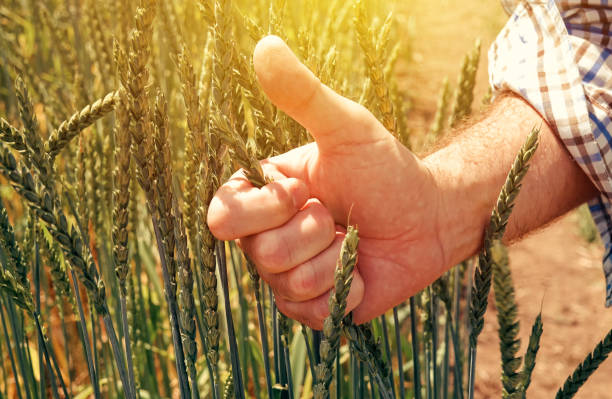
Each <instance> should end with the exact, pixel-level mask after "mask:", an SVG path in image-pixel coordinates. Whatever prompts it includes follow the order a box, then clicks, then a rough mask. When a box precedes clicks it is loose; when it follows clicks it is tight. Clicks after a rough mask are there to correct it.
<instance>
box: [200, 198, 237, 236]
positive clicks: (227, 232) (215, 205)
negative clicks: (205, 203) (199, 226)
mask: <svg viewBox="0 0 612 399" xmlns="http://www.w3.org/2000/svg"><path fill="white" fill-rule="evenodd" d="M230 221H231V220H230V212H228V210H227V209H226V207H225V206H224V205H223V201H222V200H221V198H219V196H215V197H213V199H212V201H211V202H210V205H209V207H208V213H207V215H206V222H207V223H208V228H209V229H210V232H211V233H212V234H213V235H214V236H215V237H217V238H219V239H221V240H231V239H233V238H236V237H231V235H232V230H231V228H230Z"/></svg>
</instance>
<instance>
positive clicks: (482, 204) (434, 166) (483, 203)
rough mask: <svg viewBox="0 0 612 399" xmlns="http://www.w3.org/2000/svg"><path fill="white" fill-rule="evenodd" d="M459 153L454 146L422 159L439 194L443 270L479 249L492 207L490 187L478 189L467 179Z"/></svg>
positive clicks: (437, 216)
mask: <svg viewBox="0 0 612 399" xmlns="http://www.w3.org/2000/svg"><path fill="white" fill-rule="evenodd" d="M457 150H458V149H457V148H454V146H453V145H451V146H449V147H445V148H443V149H441V150H439V151H437V152H435V153H433V154H431V155H429V156H427V157H426V158H425V159H423V162H424V165H425V167H426V168H427V169H429V172H430V174H431V176H432V179H433V181H434V184H435V186H436V191H437V197H438V199H437V204H438V206H437V209H436V215H435V220H436V229H437V232H438V240H439V241H440V247H441V249H442V253H443V259H444V265H443V267H444V270H446V269H449V268H451V267H452V266H454V265H456V264H458V263H459V262H461V261H463V260H465V259H467V258H468V257H470V256H472V255H474V254H475V253H476V252H477V251H478V250H479V249H480V246H481V244H482V239H483V235H484V229H485V226H486V223H487V220H488V215H489V214H490V212H491V207H492V204H493V202H492V200H490V199H489V197H491V195H487V194H486V190H487V189H489V188H488V187H486V186H481V187H476V186H475V185H474V182H473V181H470V179H468V178H466V177H467V176H465V175H464V172H463V171H465V170H466V165H465V161H464V160H463V159H462V158H461V157H460V152H458V151H457Z"/></svg>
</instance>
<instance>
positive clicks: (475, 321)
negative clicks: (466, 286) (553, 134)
mask: <svg viewBox="0 0 612 399" xmlns="http://www.w3.org/2000/svg"><path fill="white" fill-rule="evenodd" d="M539 134H540V130H539V129H536V128H534V129H532V130H531V133H530V134H529V136H528V137H527V140H526V142H525V144H523V146H522V147H521V149H520V151H519V153H518V155H517V157H516V158H515V159H514V163H513V164H512V168H511V169H510V173H509V174H508V177H507V178H506V182H505V183H504V186H503V187H502V191H501V193H500V194H499V197H498V199H497V204H496V205H495V208H494V209H493V212H492V214H491V219H490V220H489V225H488V226H487V229H486V231H485V239H484V245H483V250H482V251H481V252H480V255H479V257H478V267H477V269H476V273H475V275H474V283H475V284H474V288H473V289H472V303H471V304H470V323H471V326H472V331H471V333H470V344H471V345H473V346H476V340H477V338H478V335H479V334H480V332H481V331H482V327H483V326H484V313H485V311H486V308H487V303H488V299H487V298H488V295H489V291H490V289H491V272H492V265H493V261H492V254H491V247H492V245H493V243H494V241H495V240H501V239H502V237H503V235H504V232H505V231H506V225H507V224H508V219H509V218H510V214H511V213H512V209H513V208H514V201H515V200H516V197H517V195H518V193H519V191H520V189H521V182H522V180H523V178H524V177H525V175H526V174H527V171H528V170H529V161H530V160H531V158H532V157H533V154H534V153H535V150H536V149H537V148H538V144H539Z"/></svg>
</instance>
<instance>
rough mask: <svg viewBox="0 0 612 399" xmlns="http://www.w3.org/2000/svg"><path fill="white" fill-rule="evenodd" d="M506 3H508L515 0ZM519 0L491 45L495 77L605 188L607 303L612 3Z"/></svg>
mask: <svg viewBox="0 0 612 399" xmlns="http://www.w3.org/2000/svg"><path fill="white" fill-rule="evenodd" d="M503 3H504V7H506V9H508V5H509V3H511V0H503ZM515 3H518V5H517V6H516V8H514V12H513V14H512V16H511V17H510V20H509V21H508V23H507V24H506V26H505V27H504V29H503V30H502V31H501V32H500V34H499V36H498V37H497V39H496V40H495V42H494V43H493V45H492V46H491V48H490V50H489V79H490V83H491V85H492V87H493V88H494V90H496V91H502V90H510V91H513V92H515V93H518V94H519V95H521V96H522V97H523V98H525V99H526V100H527V101H528V102H529V103H530V104H531V105H532V106H534V107H535V108H536V109H537V110H538V111H539V112H540V114H541V115H542V116H543V117H544V118H545V119H546V120H547V122H548V123H549V124H550V126H551V127H552V128H553V130H555V131H556V132H557V134H558V135H559V137H560V138H561V140H562V141H563V143H564V144H565V146H566V147H567V149H568V150H569V152H570V154H571V155H572V156H573V157H574V159H575V160H576V162H577V163H578V165H580V167H581V168H582V170H584V172H585V173H586V174H587V175H588V176H589V178H590V179H591V180H592V181H593V183H594V184H595V185H596V187H597V188H598V189H599V191H600V193H601V195H600V196H599V198H597V199H594V200H592V201H590V202H589V206H590V210H591V214H592V215H593V218H594V220H595V223H596V225H597V228H598V230H599V232H600V234H601V237H602V239H603V242H604V245H605V253H604V259H603V270H604V274H605V278H606V306H612V258H611V252H612V203H611V199H612V150H611V146H612V112H611V107H612V57H610V54H611V53H612V43H611V37H610V24H611V23H612V5H608V0H557V1H555V0H548V1H546V0H544V1H542V0H540V1H534V0H531V1H525V0H523V1H520V2H515Z"/></svg>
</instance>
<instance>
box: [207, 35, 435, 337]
mask: <svg viewBox="0 0 612 399" xmlns="http://www.w3.org/2000/svg"><path fill="white" fill-rule="evenodd" d="M253 59H254V66H255V71H256V73H257V77H258V79H259V82H260V84H261V86H262V88H263V90H264V91H265V93H266V95H267V96H268V97H269V99H270V100H271V101H272V102H273V103H274V104H275V105H276V106H278V108H280V109H281V110H283V111H284V112H286V113H287V114H288V115H289V116H291V117H292V118H294V119H295V120H296V121H297V122H299V123H300V124H301V125H302V126H304V127H305V128H306V129H307V130H308V131H309V132H310V133H311V134H312V136H313V137H314V139H315V142H314V143H311V144H308V145H305V146H302V147H299V148H296V149H294V150H292V151H289V152H287V153H285V154H282V155H280V156H277V157H273V158H270V159H267V160H264V161H262V167H263V169H264V172H265V173H266V175H268V176H270V177H271V178H272V179H273V180H274V181H273V182H272V183H269V184H267V185H266V186H264V187H262V188H261V189H258V188H255V187H253V186H252V185H251V184H250V183H249V182H248V181H247V180H246V179H245V178H244V177H242V176H241V175H240V174H238V173H237V174H236V175H234V176H233V177H232V178H231V179H230V180H229V181H228V182H227V183H226V184H224V185H223V186H222V187H221V188H220V189H219V190H218V192H217V193H216V195H215V197H214V198H213V200H212V202H211V204H210V207H209V212H208V224H209V227H210V229H211V231H212V233H213V234H214V235H215V236H216V237H217V238H219V239H221V240H237V241H238V243H239V245H240V246H241V247H242V248H243V250H244V251H246V253H248V254H249V256H250V257H251V259H252V260H253V261H254V262H255V264H256V266H257V269H258V271H259V273H260V275H261V277H262V278H263V279H264V280H265V281H266V282H268V283H269V284H270V286H271V287H272V289H273V291H274V293H275V296H276V302H277V306H278V307H279V309H280V310H281V312H283V313H284V314H285V315H287V316H289V317H292V318H294V319H297V320H300V321H302V322H304V323H306V324H308V325H310V326H311V327H314V328H321V327H322V324H323V320H324V319H325V317H326V316H327V315H328V305H327V303H328V302H327V298H328V296H329V291H330V289H332V287H333V276H334V270H335V267H336V260H337V258H338V254H339V252H340V245H341V243H342V239H343V236H344V232H345V226H344V224H346V223H347V221H348V220H349V218H350V223H351V224H355V225H357V226H358V227H359V233H360V243H359V258H358V264H357V267H356V269H355V274H354V279H353V283H352V287H351V291H350V294H349V296H348V304H347V310H348V311H354V321H355V322H357V323H360V322H365V321H368V320H370V319H372V318H373V317H376V316H377V315H380V314H381V313H383V312H385V311H386V310H388V309H389V308H391V307H392V306H394V305H397V304H399V303H401V302H403V301H404V300H405V299H407V298H408V297H409V296H411V295H413V294H414V293H416V292H417V291H418V290H420V289H421V288H423V287H424V286H426V285H427V284H429V283H431V282H432V281H433V280H434V279H435V278H436V277H437V276H438V275H440V274H441V273H442V272H443V270H444V267H445V266H446V265H445V256H444V250H443V247H442V245H441V243H440V240H439V238H438V236H439V235H438V213H439V211H438V210H439V202H440V198H439V197H440V196H439V194H438V190H437V186H436V184H435V181H434V179H433V177H432V173H430V171H429V169H428V168H427V167H426V166H425V164H424V163H423V162H422V161H421V160H419V159H418V158H417V157H415V156H414V155H413V154H412V153H411V152H410V151H409V150H408V149H406V148H405V147H404V146H402V144H400V143H399V142H398V141H397V140H396V139H395V138H394V137H393V136H392V135H391V134H390V133H389V132H388V131H387V130H385V128H384V127H383V126H382V124H381V123H379V122H378V121H377V120H376V118H375V117H374V116H373V115H372V114H371V113H370V112H369V111H368V110H367V109H365V108H364V107H362V106H361V105H359V104H357V103H355V102H353V101H351V100H349V99H347V98H344V97H342V96H340V95H339V94H337V93H335V92H334V91H333V90H332V89H330V88H329V87H327V86H325V85H323V84H322V83H321V82H320V81H319V80H318V79H317V78H316V77H315V76H314V75H313V74H312V72H311V71H310V70H308V68H306V67H305V66H304V65H303V64H302V63H300V62H299V61H298V59H297V58H296V56H295V55H294V54H293V53H292V52H291V50H290V49H289V48H288V47H287V45H286V44H285V43H284V42H283V41H282V40H281V39H279V38H278V37H275V36H268V37H266V38H264V39H262V40H261V41H260V42H259V43H258V45H257V47H256V48H255V52H254V56H253Z"/></svg>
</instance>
